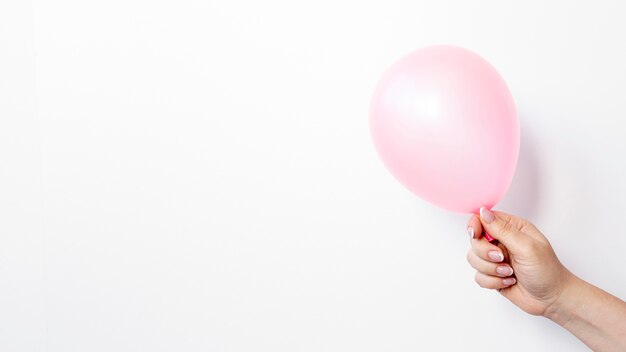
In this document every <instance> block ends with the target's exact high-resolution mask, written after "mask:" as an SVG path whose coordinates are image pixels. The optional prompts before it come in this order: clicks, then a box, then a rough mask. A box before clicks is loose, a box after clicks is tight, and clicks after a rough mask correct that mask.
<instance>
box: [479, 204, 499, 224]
mask: <svg viewBox="0 0 626 352" xmlns="http://www.w3.org/2000/svg"><path fill="white" fill-rule="evenodd" d="M480 217H481V218H482V219H483V220H484V221H485V222H486V223H487V224H491V222H492V221H494V220H495V219H496V216H495V215H493V213H492V212H491V210H489V209H487V208H485V207H482V208H480Z"/></svg>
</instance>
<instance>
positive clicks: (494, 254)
mask: <svg viewBox="0 0 626 352" xmlns="http://www.w3.org/2000/svg"><path fill="white" fill-rule="evenodd" d="M487 256H489V259H491V260H493V261H494V262H501V261H503V260H504V254H502V252H498V251H489V252H488V253H487Z"/></svg>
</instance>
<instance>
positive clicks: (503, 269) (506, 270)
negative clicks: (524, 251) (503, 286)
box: [496, 266, 513, 276]
mask: <svg viewBox="0 0 626 352" xmlns="http://www.w3.org/2000/svg"><path fill="white" fill-rule="evenodd" d="M496 272H497V273H498V274H500V275H504V276H511V275H513V268H511V267H510V266H499V267H497V268H496Z"/></svg>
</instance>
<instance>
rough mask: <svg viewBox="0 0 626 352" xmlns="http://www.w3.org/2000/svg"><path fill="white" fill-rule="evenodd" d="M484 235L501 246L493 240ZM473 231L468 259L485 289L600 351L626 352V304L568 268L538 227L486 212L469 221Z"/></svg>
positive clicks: (478, 281) (494, 212)
mask: <svg viewBox="0 0 626 352" xmlns="http://www.w3.org/2000/svg"><path fill="white" fill-rule="evenodd" d="M483 231H486V232H488V233H489V234H490V235H491V236H492V237H493V238H495V239H496V240H498V242H499V243H498V242H496V243H497V245H496V244H493V243H490V242H489V241H487V240H486V239H485V237H484V236H481V234H482V233H483ZM468 233H469V234H470V243H471V248H470V250H469V251H468V252H467V261H468V262H469V264H470V265H471V266H472V267H473V268H474V269H476V276H475V280H476V283H478V285H479V286H481V287H483V288H486V289H494V290H498V291H499V292H500V294H502V295H503V296H504V297H506V298H507V299H508V300H510V301H511V302H512V303H513V304H515V305H516V306H518V307H519V308H520V309H522V310H523V311H524V312H526V313H529V314H532V315H538V316H543V317H546V318H548V319H550V320H552V321H554V322H555V323H557V324H559V325H561V326H562V327H564V328H565V329H567V330H568V331H570V332H571V333H572V334H574V335H575V336H576V337H578V338H579V339H580V340H581V341H582V342H584V343H585V344H586V345H587V346H589V347H590V348H591V349H593V350H594V351H600V352H605V351H626V303H625V302H624V301H622V300H621V299H619V298H617V297H615V296H612V295H610V294H609V293H607V292H605V291H603V290H601V289H599V288H597V287H595V286H593V285H591V284H589V283H587V282H585V281H584V280H582V279H580V278H579V277H577V276H576V275H574V274H572V273H571V272H570V271H569V270H567V268H565V266H563V264H561V262H560V261H559V259H558V258H557V256H556V254H555V253H554V250H553V249H552V246H551V245H550V242H549V241H548V239H547V238H546V237H545V236H544V235H543V234H542V233H541V232H540V231H539V230H538V229H537V228H536V227H535V226H534V225H533V224H532V223H530V222H529V221H527V220H524V219H522V218H519V217H516V216H513V215H510V214H506V213H503V212H498V211H493V212H492V211H489V210H487V209H485V208H481V210H480V216H477V215H473V216H472V217H471V218H470V219H469V221H468ZM490 252H491V255H490ZM498 268H500V269H498Z"/></svg>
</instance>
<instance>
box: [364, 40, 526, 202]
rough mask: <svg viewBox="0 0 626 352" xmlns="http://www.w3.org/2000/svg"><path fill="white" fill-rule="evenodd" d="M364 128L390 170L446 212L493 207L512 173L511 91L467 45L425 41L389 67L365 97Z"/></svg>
mask: <svg viewBox="0 0 626 352" xmlns="http://www.w3.org/2000/svg"><path fill="white" fill-rule="evenodd" d="M370 129H371V135H372V139H373V141H374V145H375V147H376V150H377V152H378V154H379V156H380V158H381V159H382V161H383V162H384V164H385V166H386V167H387V168H388V169H389V171H390V172H391V174H393V176H395V178H396V179H397V180H398V181H400V182H401V183H402V184H403V185H404V186H405V187H406V188H408V189H409V190H411V191H412V192H413V193H415V194H416V195H418V196H419V197H421V198H423V199H425V200H426V201H428V202H430V203H432V204H435V205H437V206H439V207H441V208H444V209H447V210H449V211H452V212H456V213H478V211H479V209H480V207H486V208H492V207H493V206H494V205H495V204H496V203H498V201H500V200H501V199H502V197H503V196H504V194H505V193H506V191H507V189H508V188H509V186H510V184H511V181H512V179H513V174H514V173H515V167H516V165H517V158H518V153H519V143H520V127H519V120H518V118H517V113H516V110H515V103H514V101H513V97H512V95H511V92H510V91H509V89H508V87H507V84H506V82H505V81H504V79H502V77H501V76H500V75H499V74H498V72H497V71H496V69H495V68H494V67H493V66H492V65H491V64H489V63H488V62H487V61H485V60H484V59H483V58H481V57H480V56H479V55H477V54H475V53H474V52H472V51H469V50H467V49H463V48H460V47H456V46H447V45H441V46H431V47H427V48H423V49H419V50H416V51H414V52H412V53H410V54H408V55H406V56H405V57H403V58H401V59H400V60H398V61H397V62H396V63H394V64H393V65H392V66H391V67H389V69H387V71H386V72H385V73H384V74H383V76H382V78H381V79H380V81H379V82H378V85H377V86H376V88H375V91H374V94H373V97H372V100H371V105H370Z"/></svg>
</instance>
